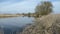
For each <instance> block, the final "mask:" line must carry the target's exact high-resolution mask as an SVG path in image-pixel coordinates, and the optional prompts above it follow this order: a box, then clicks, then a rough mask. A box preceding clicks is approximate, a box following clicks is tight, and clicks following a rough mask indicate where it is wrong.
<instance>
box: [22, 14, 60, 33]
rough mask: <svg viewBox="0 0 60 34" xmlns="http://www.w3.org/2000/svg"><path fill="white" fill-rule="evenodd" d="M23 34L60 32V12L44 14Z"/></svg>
mask: <svg viewBox="0 0 60 34" xmlns="http://www.w3.org/2000/svg"><path fill="white" fill-rule="evenodd" d="M21 34H60V14H53V15H52V14H50V15H47V16H42V17H41V18H39V19H37V20H36V21H35V23H34V24H32V25H31V26H28V27H26V28H25V29H24V30H23V32H22V33H21Z"/></svg>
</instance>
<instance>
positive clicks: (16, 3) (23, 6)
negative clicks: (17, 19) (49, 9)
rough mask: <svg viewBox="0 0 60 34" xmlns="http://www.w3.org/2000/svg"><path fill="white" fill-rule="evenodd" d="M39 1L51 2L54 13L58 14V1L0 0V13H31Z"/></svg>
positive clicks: (59, 3)
mask: <svg viewBox="0 0 60 34" xmlns="http://www.w3.org/2000/svg"><path fill="white" fill-rule="evenodd" d="M40 1H51V2H52V4H53V6H54V7H53V10H54V13H60V1H59V0H0V13H28V12H31V13H33V12H34V9H35V7H36V5H37V4H38V3H39V2H40Z"/></svg>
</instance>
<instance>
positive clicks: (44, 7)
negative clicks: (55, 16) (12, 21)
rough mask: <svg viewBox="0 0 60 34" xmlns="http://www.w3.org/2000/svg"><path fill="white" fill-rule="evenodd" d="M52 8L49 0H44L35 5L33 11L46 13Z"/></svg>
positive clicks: (39, 13) (38, 13) (37, 13)
mask: <svg viewBox="0 0 60 34" xmlns="http://www.w3.org/2000/svg"><path fill="white" fill-rule="evenodd" d="M52 8H53V5H52V3H51V2H49V1H44V2H42V3H41V4H38V5H37V6H36V9H35V13H36V15H47V14H49V13H51V12H52V11H53V10H52Z"/></svg>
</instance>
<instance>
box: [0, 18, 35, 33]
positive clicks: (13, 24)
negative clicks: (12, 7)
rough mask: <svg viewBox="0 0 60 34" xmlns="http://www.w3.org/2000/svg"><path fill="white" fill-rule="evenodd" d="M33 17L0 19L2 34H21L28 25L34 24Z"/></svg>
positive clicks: (0, 31)
mask: <svg viewBox="0 0 60 34" xmlns="http://www.w3.org/2000/svg"><path fill="white" fill-rule="evenodd" d="M33 20H34V18H33V17H12V18H0V33H1V34H19V33H20V32H21V31H22V30H23V28H24V26H25V25H26V24H30V23H33V22H32V21H33Z"/></svg>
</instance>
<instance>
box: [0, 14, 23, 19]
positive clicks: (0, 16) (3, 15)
mask: <svg viewBox="0 0 60 34" xmlns="http://www.w3.org/2000/svg"><path fill="white" fill-rule="evenodd" d="M17 16H22V15H16V14H0V18H7V17H17Z"/></svg>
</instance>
